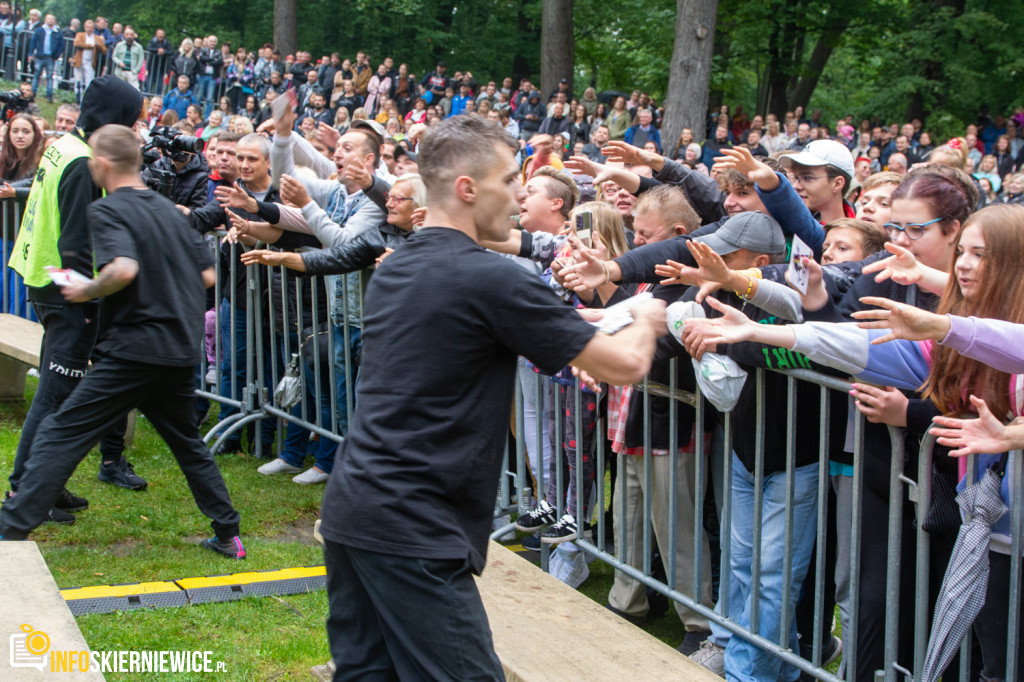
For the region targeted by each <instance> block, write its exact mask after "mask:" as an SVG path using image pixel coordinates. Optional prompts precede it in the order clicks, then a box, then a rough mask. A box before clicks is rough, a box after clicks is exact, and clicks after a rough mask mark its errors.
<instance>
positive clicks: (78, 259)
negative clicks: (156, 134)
mask: <svg viewBox="0 0 1024 682" xmlns="http://www.w3.org/2000/svg"><path fill="white" fill-rule="evenodd" d="M141 114H142V95H141V94H140V93H139V91H138V90H136V89H135V88H133V87H132V86H130V85H128V84H127V83H125V82H124V81H123V80H121V79H120V78H117V77H115V76H102V77H100V78H97V79H95V80H94V81H92V83H90V84H89V88H88V89H87V90H86V91H85V95H84V96H83V97H82V110H81V113H79V115H78V129H76V130H75V131H74V132H72V133H69V135H77V136H78V137H80V138H81V139H83V140H85V141H86V142H88V141H89V135H91V134H92V133H93V132H95V131H96V130H98V129H100V128H101V127H103V126H105V125H107V124H112V123H113V124H118V125H124V126H131V125H134V123H135V122H136V121H138V120H139V116H140V115H141ZM88 161H89V160H88V159H87V158H85V157H82V158H80V159H75V160H74V161H72V162H71V163H69V164H68V166H67V168H65V169H64V173H63V175H61V178H60V182H59V183H58V184H57V208H58V210H59V211H60V237H59V238H58V239H57V248H58V250H59V251H60V255H61V265H62V267H65V268H72V269H74V270H77V271H78V272H91V271H92V240H91V238H90V236H89V227H88V225H87V223H86V213H88V211H87V208H88V206H89V204H91V203H92V202H93V201H95V200H96V199H98V198H99V197H100V189H99V187H97V186H96V185H94V184H93V182H92V177H91V176H90V175H89V165H88ZM28 297H29V300H31V301H37V302H40V303H51V304H54V305H63V304H64V303H65V300H64V297H63V296H62V295H61V293H60V289H59V288H58V287H57V285H55V284H49V285H47V286H45V287H42V288H39V289H36V288H34V287H29V290H28Z"/></svg>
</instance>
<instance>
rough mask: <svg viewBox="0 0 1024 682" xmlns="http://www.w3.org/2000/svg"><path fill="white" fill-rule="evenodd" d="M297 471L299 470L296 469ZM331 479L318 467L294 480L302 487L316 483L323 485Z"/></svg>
mask: <svg viewBox="0 0 1024 682" xmlns="http://www.w3.org/2000/svg"><path fill="white" fill-rule="evenodd" d="M296 471H298V470H297V469H296ZM330 477H331V475H330V474H325V473H324V472H322V471H320V470H319V469H317V468H316V467H309V468H308V469H306V470H305V471H303V472H302V473H301V474H299V475H298V476H296V477H295V478H293V479H292V480H293V481H295V482H296V483H301V484H302V485H313V484H314V483H323V482H325V481H326V480H327V479H328V478H330Z"/></svg>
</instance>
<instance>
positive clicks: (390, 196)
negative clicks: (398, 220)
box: [384, 192, 413, 204]
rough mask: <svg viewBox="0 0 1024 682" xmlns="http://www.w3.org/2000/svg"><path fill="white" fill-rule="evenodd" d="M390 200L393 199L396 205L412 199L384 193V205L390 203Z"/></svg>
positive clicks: (392, 193)
mask: <svg viewBox="0 0 1024 682" xmlns="http://www.w3.org/2000/svg"><path fill="white" fill-rule="evenodd" d="M392 199H394V200H395V201H397V202H398V203H402V202H403V201H412V200H413V197H403V196H400V195H398V194H395V193H394V192H385V193H384V203H385V204H389V203H391V200H392Z"/></svg>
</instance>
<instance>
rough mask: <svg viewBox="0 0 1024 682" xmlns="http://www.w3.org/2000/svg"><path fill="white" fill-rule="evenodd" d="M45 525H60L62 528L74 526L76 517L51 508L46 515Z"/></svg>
mask: <svg viewBox="0 0 1024 682" xmlns="http://www.w3.org/2000/svg"><path fill="white" fill-rule="evenodd" d="M43 523H59V524H60V525H62V526H72V525H74V523H75V515H74V514H69V513H67V512H66V511H63V510H61V509H57V508H56V507H50V511H48V512H47V513H46V520H45V521H43Z"/></svg>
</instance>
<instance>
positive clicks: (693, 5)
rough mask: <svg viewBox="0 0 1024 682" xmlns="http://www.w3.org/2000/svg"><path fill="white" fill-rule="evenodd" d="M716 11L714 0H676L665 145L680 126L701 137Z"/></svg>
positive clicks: (674, 137) (671, 141) (676, 135)
mask: <svg viewBox="0 0 1024 682" xmlns="http://www.w3.org/2000/svg"><path fill="white" fill-rule="evenodd" d="M717 15H718V0H676V28H675V40H674V42H673V46H672V63H671V65H670V68H669V76H668V95H667V96H666V97H665V120H664V122H663V123H662V126H661V142H662V145H663V146H664V147H665V149H670V148H671V147H672V146H673V145H675V143H676V140H678V139H679V133H681V132H682V131H683V128H689V129H690V130H692V131H693V135H694V137H695V138H696V141H697V142H700V141H702V139H703V137H704V120H705V118H706V116H707V113H708V110H707V109H708V83H709V82H710V80H711V54H712V50H713V49H714V44H715V19H716V17H717Z"/></svg>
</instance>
